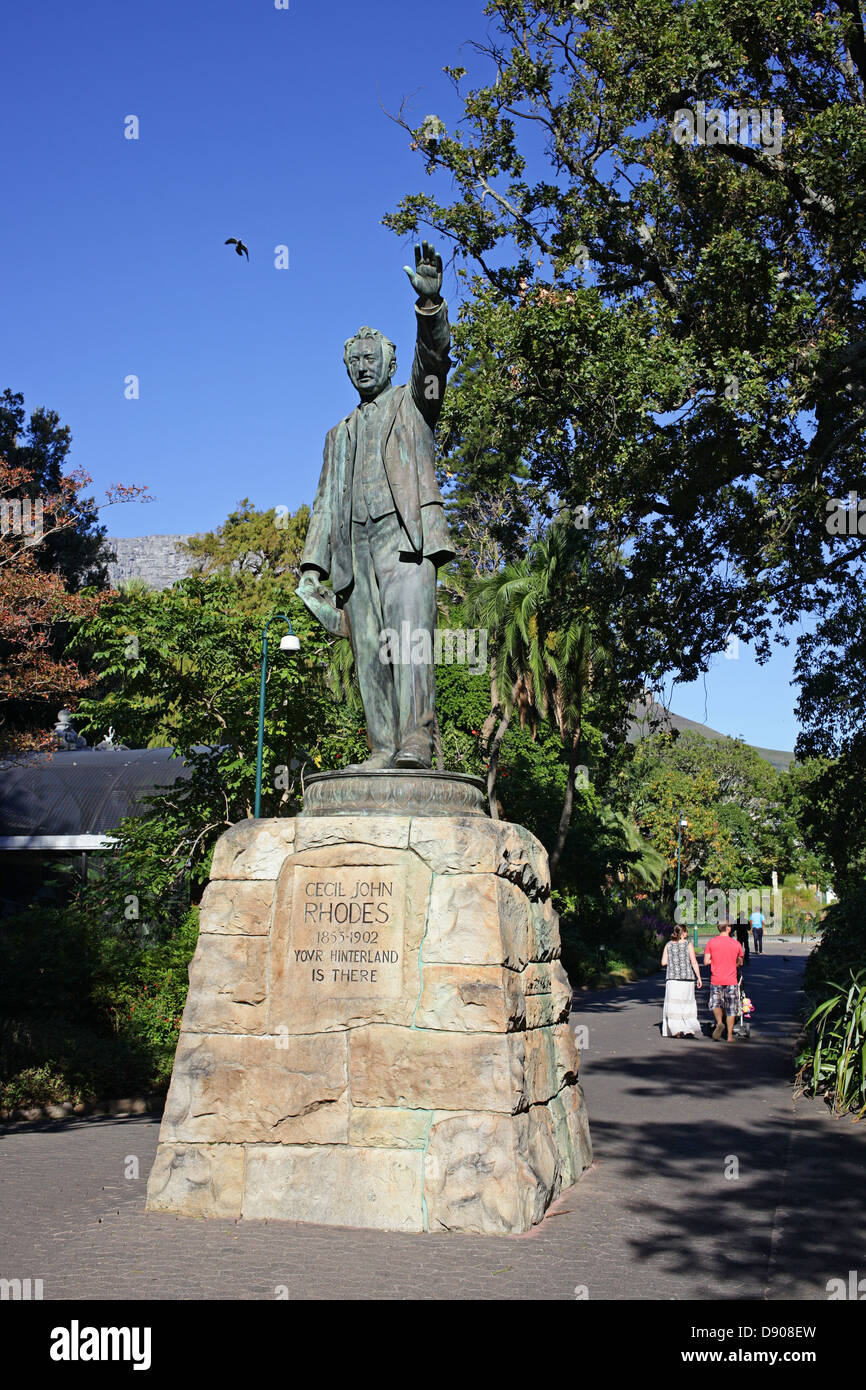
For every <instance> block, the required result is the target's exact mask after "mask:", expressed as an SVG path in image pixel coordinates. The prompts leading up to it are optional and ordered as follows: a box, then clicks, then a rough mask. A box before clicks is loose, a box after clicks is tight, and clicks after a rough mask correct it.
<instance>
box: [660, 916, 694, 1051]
mask: <svg viewBox="0 0 866 1390" xmlns="http://www.w3.org/2000/svg"><path fill="white" fill-rule="evenodd" d="M662 965H664V966H666V967H667V984H666V985H665V1009H664V1013H663V1015H662V1037H663V1038H686V1037H689V1036H692V1037H695V1038H699V1037H701V1025H700V1024H699V1023H698V1009H697V1003H696V1001H695V986H697V988H698V989H700V987H701V985H702V984H703V981H702V979H701V970H700V966H699V965H698V961H697V957H696V955H695V948H694V946H693V945H692V943H691V942H690V941H689V934H688V931H687V930H686V928H685V927H674V929H673V931H672V932H671V939H670V941H669V942H668V943H667V945H666V946H665V949H664V951H663V952H662Z"/></svg>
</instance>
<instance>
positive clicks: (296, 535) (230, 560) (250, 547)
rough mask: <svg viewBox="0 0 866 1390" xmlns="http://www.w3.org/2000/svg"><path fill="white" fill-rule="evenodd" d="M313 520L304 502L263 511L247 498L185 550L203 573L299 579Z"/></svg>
mask: <svg viewBox="0 0 866 1390" xmlns="http://www.w3.org/2000/svg"><path fill="white" fill-rule="evenodd" d="M309 522H310V509H309V507H308V506H306V504H305V505H303V506H301V507H299V508H298V510H297V511H296V512H294V513H292V512H290V511H289V510H288V508H287V507H269V508H267V509H265V510H264V511H259V510H258V509H257V508H256V507H255V506H254V505H253V503H252V502H251V501H250V500H249V498H248V497H245V498H244V499H243V500H242V501H241V502H239V503H238V505H237V508H236V509H235V511H233V512H231V513H230V514H229V516H228V517H227V518H226V520H225V521H224V522H223V523H222V525H221V526H218V527H217V529H216V530H215V531H206V532H204V533H203V534H202V535H198V536H190V537H189V538H188V540H186V541H185V542H184V543H183V548H184V549H185V550H186V552H187V553H188V554H189V555H190V557H191V558H192V559H194V560H195V561H196V564H197V567H198V568H199V569H200V570H201V572H202V573H203V574H215V573H218V572H221V571H229V572H231V573H235V572H237V571H243V572H245V573H248V574H253V575H255V576H258V577H259V578H261V579H262V580H266V581H267V580H270V581H273V580H281V581H284V582H285V583H288V581H289V580H292V579H293V580H294V582H295V583H297V581H298V579H299V578H300V559H301V554H302V552H303V549H304V541H305V540H306V537H307V527H308V526H309Z"/></svg>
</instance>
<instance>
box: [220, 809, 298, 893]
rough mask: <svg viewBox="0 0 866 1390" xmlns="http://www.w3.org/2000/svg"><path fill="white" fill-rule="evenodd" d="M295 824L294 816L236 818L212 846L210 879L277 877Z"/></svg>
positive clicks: (289, 845) (292, 842)
mask: <svg viewBox="0 0 866 1390" xmlns="http://www.w3.org/2000/svg"><path fill="white" fill-rule="evenodd" d="M296 824H297V822H296V820H295V818H294V817H290V818H287V819H285V820H282V819H280V818H279V817H271V818H268V819H263V820H254V819H253V818H252V817H251V818H250V819H249V820H242V821H238V823H237V825H233V826H232V827H231V829H229V830H227V831H226V832H225V834H224V835H221V836H220V838H219V839H218V840H217V842H216V845H215V846H214V852H213V863H212V865H211V879H221V878H239V879H248V878H270V879H276V878H277V877H278V876H279V872H280V869H281V868H282V865H283V860H284V859H285V857H286V855H287V854H291V852H292V849H293V847H294V843H295V825H296Z"/></svg>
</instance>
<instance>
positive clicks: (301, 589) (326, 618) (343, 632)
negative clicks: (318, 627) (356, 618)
mask: <svg viewBox="0 0 866 1390" xmlns="http://www.w3.org/2000/svg"><path fill="white" fill-rule="evenodd" d="M295 593H296V594H297V596H298V598H299V599H300V600H301V602H302V603H303V604H304V605H305V606H306V607H307V608H309V610H310V612H311V613H312V614H313V617H314V618H318V620H319V622H320V623H321V624H322V627H323V628H325V630H326V631H327V632H330V633H332V634H333V636H334V637H348V636H349V620H348V618H347V617H346V614H345V613H344V612H343V609H342V608H338V607H337V599H336V597H335V594H334V591H333V589H326V588H325V586H324V584H323V583H322V582H321V580H320V579H319V578H318V576H317V575H316V573H315V571H313V570H304V572H303V574H302V575H301V582H300V584H299V585H298V587H297V589H296V590H295Z"/></svg>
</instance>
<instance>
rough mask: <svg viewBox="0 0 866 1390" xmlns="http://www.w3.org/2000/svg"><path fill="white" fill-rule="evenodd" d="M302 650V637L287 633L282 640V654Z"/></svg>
mask: <svg viewBox="0 0 866 1390" xmlns="http://www.w3.org/2000/svg"><path fill="white" fill-rule="evenodd" d="M300 649H301V639H300V637H296V636H295V634H294V633H293V632H287V633H286V635H285V636H284V637H281V638H280V651H281V652H297V651H300Z"/></svg>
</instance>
